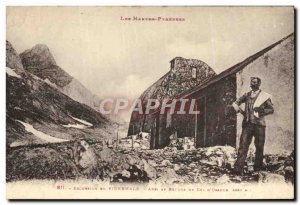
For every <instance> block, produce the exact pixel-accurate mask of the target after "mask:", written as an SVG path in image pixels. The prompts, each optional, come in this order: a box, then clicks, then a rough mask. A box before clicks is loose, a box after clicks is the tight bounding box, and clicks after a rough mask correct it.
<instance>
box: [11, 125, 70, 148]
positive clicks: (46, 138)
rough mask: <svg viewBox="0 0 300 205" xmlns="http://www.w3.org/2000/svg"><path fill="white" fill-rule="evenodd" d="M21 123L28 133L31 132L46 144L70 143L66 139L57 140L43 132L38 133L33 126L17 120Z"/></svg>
mask: <svg viewBox="0 0 300 205" xmlns="http://www.w3.org/2000/svg"><path fill="white" fill-rule="evenodd" d="M17 121H18V122H19V123H21V124H22V125H24V127H25V130H26V131H27V132H30V133H32V134H34V135H35V136H36V137H38V138H40V139H42V140H44V141H46V142H49V143H57V142H66V141H69V140H66V139H60V138H56V137H52V136H50V135H47V134H45V133H43V132H41V131H38V130H36V129H34V128H33V126H32V125H31V124H28V123H25V122H22V121H20V120H17Z"/></svg>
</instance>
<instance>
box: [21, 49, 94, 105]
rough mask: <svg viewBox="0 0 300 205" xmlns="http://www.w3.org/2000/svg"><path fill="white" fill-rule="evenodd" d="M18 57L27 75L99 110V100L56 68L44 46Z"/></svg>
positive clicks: (52, 58) (29, 50) (60, 69)
mask: <svg viewBox="0 0 300 205" xmlns="http://www.w3.org/2000/svg"><path fill="white" fill-rule="evenodd" d="M20 57H21V60H22V64H23V66H24V69H25V70H26V71H28V72H29V73H32V74H34V75H36V76H38V77H39V78H41V79H43V80H45V81H46V82H48V83H49V84H52V85H54V86H55V87H56V88H57V89H59V90H60V91H61V92H63V93H64V94H66V95H67V96H69V97H71V98H72V99H74V100H76V101H78V102H80V103H84V104H86V105H88V106H90V107H91V108H93V109H95V110H98V109H99V104H100V99H99V98H98V97H97V96H95V95H94V94H92V93H91V92H90V91H89V90H88V89H87V88H86V87H85V86H84V85H82V84H81V83H80V82H79V81H78V80H76V79H75V78H73V77H72V76H70V75H69V74H68V73H67V72H65V71H64V70H63V69H62V68H61V67H60V66H58V65H57V64H56V61H55V59H54V57H53V55H52V54H51V52H50V50H49V48H48V47H47V46H46V45H43V44H37V45H35V46H34V47H33V48H31V49H28V50H25V51H24V52H23V53H21V54H20Z"/></svg>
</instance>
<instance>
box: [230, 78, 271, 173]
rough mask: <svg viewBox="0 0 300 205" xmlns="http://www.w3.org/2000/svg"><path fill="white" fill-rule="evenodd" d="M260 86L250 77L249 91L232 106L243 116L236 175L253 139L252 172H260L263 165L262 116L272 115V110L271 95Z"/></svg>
mask: <svg viewBox="0 0 300 205" xmlns="http://www.w3.org/2000/svg"><path fill="white" fill-rule="evenodd" d="M260 84H261V79H260V78H258V77H251V78H250V87H251V91H250V92H248V93H245V94H244V95H243V96H242V97H240V98H239V99H238V100H237V101H236V102H234V103H233V104H232V106H233V108H234V109H235V111H237V112H240V113H241V114H242V115H243V116H244V120H243V123H242V134H241V138H240V146H239V150H238V156H237V161H236V162H235V165H234V171H235V172H236V173H237V174H242V173H243V168H244V165H245V160H246V158H247V153H248V149H249V145H250V143H251V141H252V138H253V137H254V138H255V139H254V144H255V147H256V153H255V162H254V171H259V170H261V168H262V165H263V156H264V144H265V129H266V122H265V119H264V116H266V115H269V114H273V112H274V108H273V104H272V101H271V95H270V94H268V93H266V92H264V91H262V90H260V89H259V86H260ZM243 103H245V110H244V111H243V110H241V109H240V107H239V106H240V105H241V104H243Z"/></svg>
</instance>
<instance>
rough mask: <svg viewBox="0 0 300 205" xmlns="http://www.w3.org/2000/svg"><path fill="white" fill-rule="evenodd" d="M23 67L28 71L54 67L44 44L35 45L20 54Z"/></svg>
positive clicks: (51, 57)
mask: <svg viewBox="0 0 300 205" xmlns="http://www.w3.org/2000/svg"><path fill="white" fill-rule="evenodd" d="M20 56H21V59H22V63H23V65H24V66H25V67H26V68H28V69H37V68H39V69H43V68H45V67H48V66H50V65H56V62H55V60H54V57H53V55H52V54H51V52H50V49H49V48H48V46H47V45H45V44H37V45H35V46H34V47H32V48H31V49H28V50H25V51H24V52H23V53H21V54H20Z"/></svg>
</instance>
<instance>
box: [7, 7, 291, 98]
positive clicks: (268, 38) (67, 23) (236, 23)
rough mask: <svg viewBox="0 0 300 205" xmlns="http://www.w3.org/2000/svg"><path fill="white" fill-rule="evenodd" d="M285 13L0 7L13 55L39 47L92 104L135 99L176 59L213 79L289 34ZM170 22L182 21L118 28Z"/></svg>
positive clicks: (250, 9) (262, 9)
mask: <svg viewBox="0 0 300 205" xmlns="http://www.w3.org/2000/svg"><path fill="white" fill-rule="evenodd" d="M293 12H294V11H293V8H292V7H260V8H258V7H202V8H201V7H106V8H105V7H7V29H6V38H7V40H9V41H10V42H11V43H12V45H13V46H14V48H15V49H16V50H17V52H19V53H21V52H23V51H24V50H26V49H29V48H31V47H33V46H34V45H36V44H46V45H47V46H48V47H49V49H50V51H51V53H52V54H53V56H54V58H55V60H56V62H57V64H58V65H59V66H60V67H62V68H63V69H64V70H65V71H67V72H68V73H69V74H70V75H71V76H73V77H75V78H76V79H78V80H79V81H80V82H81V83H82V84H83V85H85V86H86V87H87V88H88V89H89V90H91V91H92V92H93V93H94V94H96V95H98V96H99V97H100V98H105V97H114V98H117V97H126V98H130V99H133V98H137V97H139V96H140V94H141V93H142V92H143V91H144V90H145V89H147V88H148V87H149V86H150V85H151V84H152V83H154V82H155V81H156V80H158V79H159V78H160V77H162V76H163V75H164V74H165V73H167V72H168V71H169V69H170V63H169V62H170V60H171V59H173V58H174V57H176V56H181V57H184V58H194V59H199V60H202V61H204V62H205V63H207V64H208V65H209V66H210V67H211V68H213V69H214V70H215V72H216V73H220V72H222V71H224V70H226V69H227V68H229V67H230V66H233V65H235V64H237V63H238V62H240V61H242V60H244V59H245V58H247V57H248V56H250V55H252V54H254V53H256V52H258V51H260V50H261V49H263V48H265V47H267V46H269V45H270V44H272V43H274V42H276V41H278V40H280V39H282V38H283V37H285V36H287V35H289V34H291V33H292V32H294V13H293ZM133 16H137V17H153V18H156V17H173V18H184V19H185V21H173V22H166V21H164V22H162V21H160V22H158V21H122V20H121V17H122V18H125V17H127V18H129V17H130V18H132V17H133Z"/></svg>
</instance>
